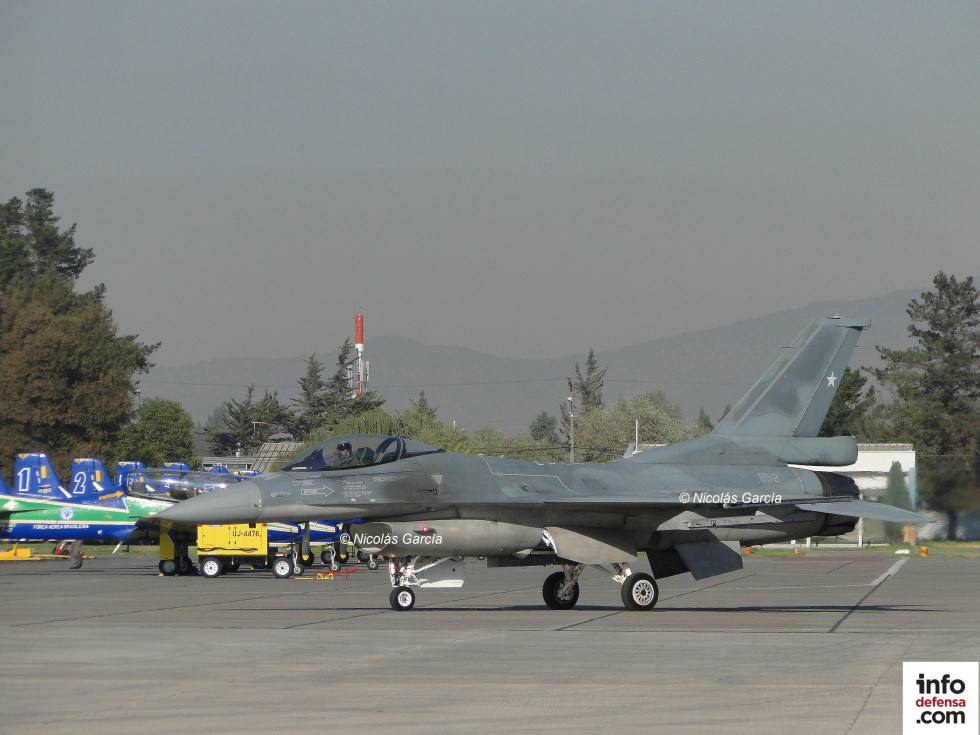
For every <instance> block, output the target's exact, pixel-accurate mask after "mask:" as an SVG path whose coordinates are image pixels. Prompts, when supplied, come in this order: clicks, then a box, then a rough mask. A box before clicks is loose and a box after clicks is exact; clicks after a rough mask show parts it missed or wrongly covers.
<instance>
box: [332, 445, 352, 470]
mask: <svg viewBox="0 0 980 735" xmlns="http://www.w3.org/2000/svg"><path fill="white" fill-rule="evenodd" d="M353 462H354V448H353V447H352V446H351V443H350V442H341V443H340V444H338V445H337V461H336V462H335V463H334V467H350V466H351V465H352V464H353Z"/></svg>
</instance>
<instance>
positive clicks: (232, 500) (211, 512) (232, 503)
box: [157, 482, 262, 524]
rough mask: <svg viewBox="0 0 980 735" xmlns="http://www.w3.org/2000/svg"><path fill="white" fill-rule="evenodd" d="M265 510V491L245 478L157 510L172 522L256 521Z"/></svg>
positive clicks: (161, 516) (162, 516) (160, 515)
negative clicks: (263, 494)
mask: <svg viewBox="0 0 980 735" xmlns="http://www.w3.org/2000/svg"><path fill="white" fill-rule="evenodd" d="M261 512H262V493H261V492H260V491H259V488H258V486H257V485H256V484H255V483H253V482H242V483H239V484H237V485H232V486H231V487H226V488H222V489H221V490H215V491H213V492H209V493H202V494H201V495H197V496H196V497H193V498H189V499H188V500H183V501H181V502H179V503H176V504H174V505H172V506H171V507H169V508H167V509H166V510H163V511H161V512H160V513H158V514H157V518H160V519H161V520H164V521H170V522H172V523H192V524H202V523H254V522H256V521H257V520H258V519H259V514H260V513H261Z"/></svg>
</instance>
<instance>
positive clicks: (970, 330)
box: [873, 271, 980, 538]
mask: <svg viewBox="0 0 980 735" xmlns="http://www.w3.org/2000/svg"><path fill="white" fill-rule="evenodd" d="M933 285H934V287H935V290H934V291H927V292H924V293H922V294H921V297H920V298H919V299H912V301H910V302H909V306H908V309H907V310H906V312H907V313H908V315H909V317H910V318H911V320H912V323H911V324H910V325H909V335H910V336H911V337H912V338H913V339H915V340H916V342H917V344H915V345H914V346H912V347H910V348H908V349H905V350H894V349H888V348H884V347H878V348H877V350H878V352H879V354H880V355H881V358H882V360H883V361H884V362H885V366H884V367H882V368H878V369H875V370H873V372H874V374H875V376H876V377H877V378H878V380H879V381H880V382H881V384H882V385H883V386H885V387H887V388H890V389H891V390H893V391H894V393H895V398H896V400H895V402H894V404H893V405H892V406H891V407H890V409H891V416H892V426H891V430H892V438H893V439H894V440H898V441H908V442H911V443H912V444H913V445H914V446H915V449H916V451H917V452H918V453H919V455H920V457H922V459H921V461H920V467H921V470H922V471H921V473H920V480H921V481H920V483H919V487H920V490H921V497H922V499H923V502H924V503H925V504H926V505H927V506H929V507H930V508H932V509H933V510H937V511H941V512H943V513H945V514H946V516H947V518H948V527H947V533H948V534H949V535H950V537H951V538H952V537H955V533H956V525H957V518H958V515H959V514H960V513H962V512H964V511H967V510H972V509H973V508H974V507H976V506H977V505H980V497H978V490H977V488H978V486H980V481H978V476H977V472H976V469H977V461H976V458H977V452H978V447H980V300H978V293H977V289H976V288H974V286H973V277H972V276H970V277H968V278H966V279H965V280H963V281H958V280H957V279H956V277H955V276H947V275H946V274H945V273H943V272H942V271H940V272H939V274H937V275H936V277H935V278H934V279H933Z"/></svg>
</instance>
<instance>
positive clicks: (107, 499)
mask: <svg viewBox="0 0 980 735" xmlns="http://www.w3.org/2000/svg"><path fill="white" fill-rule="evenodd" d="M124 494H125V493H124V492H123V489H122V488H120V487H117V486H116V485H115V484H113V482H112V480H111V479H110V475H109V472H108V470H106V468H105V465H104V464H102V460H101V459H94V458H91V457H87V458H84V459H76V460H75V461H74V462H72V464H71V496H72V500H73V502H78V503H85V504H94V503H97V504H99V505H114V506H115V505H120V504H121V503H122V496H123V495H124Z"/></svg>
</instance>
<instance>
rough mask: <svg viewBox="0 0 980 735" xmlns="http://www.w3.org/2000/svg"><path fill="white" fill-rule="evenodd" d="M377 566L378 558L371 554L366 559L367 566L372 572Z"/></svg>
mask: <svg viewBox="0 0 980 735" xmlns="http://www.w3.org/2000/svg"><path fill="white" fill-rule="evenodd" d="M378 566H379V565H378V558H377V557H376V556H375V555H374V554H371V555H370V556H369V557H368V560H367V568H368V569H370V570H371V571H372V572H373V571H374V570H375V569H377V568H378Z"/></svg>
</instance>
